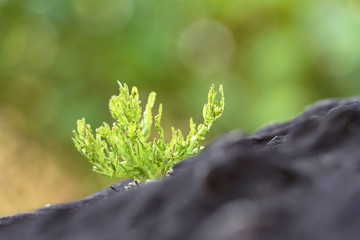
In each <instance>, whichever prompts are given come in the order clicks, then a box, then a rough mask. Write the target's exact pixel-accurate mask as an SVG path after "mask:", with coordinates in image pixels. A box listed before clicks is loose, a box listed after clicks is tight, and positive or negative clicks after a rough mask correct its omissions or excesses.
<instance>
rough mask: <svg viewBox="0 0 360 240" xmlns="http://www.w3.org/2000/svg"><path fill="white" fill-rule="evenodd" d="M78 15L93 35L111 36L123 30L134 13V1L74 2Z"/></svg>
mask: <svg viewBox="0 0 360 240" xmlns="http://www.w3.org/2000/svg"><path fill="white" fill-rule="evenodd" d="M73 6H74V10H75V12H76V14H77V15H78V17H79V18H80V20H81V22H82V24H83V25H84V27H85V29H86V30H87V31H88V32H89V33H92V34H110V33H114V32H117V31H119V30H121V29H123V28H124V27H125V26H126V25H127V24H128V23H129V22H130V20H131V18H132V16H133V12H134V2H133V0H121V1H118V0H102V1H98V0H73Z"/></svg>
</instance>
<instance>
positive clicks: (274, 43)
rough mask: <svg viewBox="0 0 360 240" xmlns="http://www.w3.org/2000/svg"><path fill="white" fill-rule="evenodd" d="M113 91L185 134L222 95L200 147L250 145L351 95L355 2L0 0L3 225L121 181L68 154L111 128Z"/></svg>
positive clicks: (359, 57)
mask: <svg viewBox="0 0 360 240" xmlns="http://www.w3.org/2000/svg"><path fill="white" fill-rule="evenodd" d="M116 80H120V81H122V82H126V83H127V84H128V85H130V86H134V85H135V86H137V87H138V88H139V91H140V95H141V96H142V99H143V100H145V99H146V97H147V95H148V93H149V92H150V91H155V92H157V94H158V95H157V96H158V97H157V103H160V102H162V103H163V104H164V116H163V117H164V118H163V125H164V127H165V130H167V131H169V130H170V126H171V125H174V126H175V127H177V128H180V129H183V130H184V131H185V132H186V131H187V130H188V119H189V117H190V116H193V117H194V119H195V121H196V122H198V123H199V122H201V120H202V118H201V116H202V115H201V112H202V111H201V110H202V105H203V104H204V103H205V101H206V96H207V91H208V89H209V86H210V84H211V83H215V84H217V85H218V84H220V83H222V84H223V85H224V89H225V97H226V107H225V112H224V114H223V116H222V118H220V119H219V120H218V121H217V122H216V124H215V125H214V128H213V130H212V132H211V136H208V139H213V138H214V137H215V136H218V135H220V134H221V133H224V132H226V131H229V130H232V129H242V130H243V131H244V132H248V133H251V132H253V131H255V130H256V129H258V128H259V127H260V126H262V125H264V124H266V123H269V122H272V121H285V120H287V119H290V118H291V117H294V116H296V115H297V114H299V113H300V112H301V111H303V109H304V107H305V106H307V105H309V104H310V103H312V102H314V101H316V100H319V99H322V98H328V97H346V96H352V95H356V94H358V89H359V88H360V81H359V80H360V2H359V1H357V0H348V1H346V0H302V1H289V0H266V1H260V0H227V1H215V0H154V1H151V0H101V1H99V0H61V1H60V0H51V1H49V0H0V196H1V197H0V216H4V215H9V214H13V213H16V212H23V211H29V210H33V209H36V208H39V207H42V206H44V205H45V204H48V203H49V204H55V203H60V202H64V201H71V200H77V199H81V198H82V197H85V196H87V195H89V194H91V193H92V192H94V191H96V190H98V189H101V188H103V187H105V186H107V185H108V184H110V183H112V182H114V181H117V180H112V181H110V180H107V179H105V177H102V176H98V175H97V174H95V173H92V172H91V166H90V164H89V163H88V162H87V160H86V159H85V158H84V157H82V156H81V155H80V154H79V153H77V152H76V150H75V148H74V147H73V145H72V142H71V137H72V130H73V129H75V127H76V120H77V119H79V118H82V117H86V119H87V121H88V122H89V123H90V124H91V125H92V126H93V127H97V126H99V125H100V124H101V123H102V122H103V121H107V122H110V121H112V120H111V117H110V114H109V112H108V108H107V106H108V100H109V98H110V96H111V95H114V94H117V93H118V86H117V83H116Z"/></svg>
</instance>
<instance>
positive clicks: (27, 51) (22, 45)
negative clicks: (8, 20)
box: [1, 24, 57, 71]
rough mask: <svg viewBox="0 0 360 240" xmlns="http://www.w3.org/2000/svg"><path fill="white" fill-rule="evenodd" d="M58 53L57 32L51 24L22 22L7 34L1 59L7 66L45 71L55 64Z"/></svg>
mask: <svg viewBox="0 0 360 240" xmlns="http://www.w3.org/2000/svg"><path fill="white" fill-rule="evenodd" d="M56 53H57V43H56V33H55V32H54V29H53V28H51V25H48V24H45V25H44V26H40V25H31V24H29V25H27V24H21V25H18V26H17V27H14V28H13V29H12V30H11V31H10V32H8V33H7V34H6V35H5V37H4V44H3V53H2V56H1V59H2V60H3V64H4V65H5V67H19V68H21V69H22V70H26V71H44V70H46V69H47V68H49V66H51V65H52V64H53V62H54V60H55V57H56ZM24 66H25V67H24Z"/></svg>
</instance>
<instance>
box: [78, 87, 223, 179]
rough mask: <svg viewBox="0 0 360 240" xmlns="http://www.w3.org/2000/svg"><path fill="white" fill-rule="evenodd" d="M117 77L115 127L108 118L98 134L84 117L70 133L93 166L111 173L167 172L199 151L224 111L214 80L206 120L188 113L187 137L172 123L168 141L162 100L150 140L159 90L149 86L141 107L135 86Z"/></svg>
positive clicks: (112, 105)
mask: <svg viewBox="0 0 360 240" xmlns="http://www.w3.org/2000/svg"><path fill="white" fill-rule="evenodd" d="M118 83H119V95H117V96H112V97H111V98H110V101H109V110H110V113H111V116H112V117H113V118H114V119H115V120H116V121H115V122H114V123H113V125H112V127H111V128H110V126H109V125H108V124H107V123H103V125H102V126H100V127H99V128H97V129H96V135H95V136H94V134H93V132H92V129H91V126H90V125H89V124H86V121H85V118H82V119H80V120H78V121H77V129H76V130H74V131H73V133H74V137H73V138H72V140H73V142H74V145H75V147H76V149H77V150H78V151H79V152H80V153H81V154H83V155H84V156H85V157H86V158H88V159H89V161H90V163H92V164H93V171H94V172H97V173H100V174H102V175H105V176H107V177H110V178H114V177H130V178H134V179H135V180H138V181H139V182H145V181H146V180H148V179H151V180H158V179H161V178H163V177H165V175H166V173H167V172H168V171H169V170H170V169H171V167H172V166H173V165H175V164H177V163H179V162H180V161H181V160H182V159H185V158H188V157H190V156H192V155H194V154H197V153H199V151H200V150H202V149H203V146H201V143H200V141H202V140H204V139H205V135H206V133H208V132H209V131H210V128H211V126H212V124H213V122H214V121H215V120H217V119H218V118H219V117H220V116H221V114H222V113H223V111H224V105H225V99H224V93H223V86H222V85H220V87H219V92H220V94H221V99H220V102H219V101H218V100H217V99H216V95H217V92H216V91H215V87H214V85H213V84H212V85H211V87H210V90H209V93H208V102H207V103H206V104H205V105H204V107H203V118H204V122H203V123H202V124H199V125H196V123H194V122H193V119H192V118H190V121H189V126H190V131H189V134H188V136H187V137H186V138H184V136H183V134H182V132H181V131H180V130H176V129H175V128H174V127H172V128H171V131H172V137H171V140H170V142H169V143H165V139H164V130H163V128H162V127H161V118H162V111H163V107H162V104H160V105H159V110H158V114H157V115H156V116H155V128H156V129H157V131H158V134H159V138H158V139H156V138H155V139H153V140H152V141H147V140H148V138H149V137H150V135H151V128H152V124H153V116H152V108H153V106H154V103H155V98H156V93H154V92H151V93H150V94H149V97H148V101H147V104H146V107H145V111H144V112H143V113H142V109H141V107H140V100H139V93H138V90H137V88H136V87H133V88H132V89H131V93H130V92H129V88H128V86H127V85H126V84H121V83H120V82H118Z"/></svg>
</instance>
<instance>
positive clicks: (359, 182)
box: [0, 98, 360, 240]
mask: <svg viewBox="0 0 360 240" xmlns="http://www.w3.org/2000/svg"><path fill="white" fill-rule="evenodd" d="M359 145H360V101H359V98H354V99H347V100H327V101H322V102H319V103H317V104H315V105H313V106H312V107H310V108H308V109H307V110H306V111H305V112H304V113H303V114H302V115H300V116H299V117H297V118H295V119H293V120H291V121H289V122H286V123H281V124H273V125H270V126H267V127H264V128H262V129H261V130H259V131H258V132H256V133H255V134H253V135H250V136H243V135H241V134H239V133H236V132H232V133H229V134H227V135H225V136H223V137H222V138H220V139H219V140H217V141H215V142H214V143H212V144H211V145H210V146H208V147H207V148H206V149H205V150H204V151H203V152H202V153H201V154H199V155H197V156H195V157H193V158H190V159H186V160H184V161H183V162H182V163H180V164H179V165H177V166H175V167H174V172H173V174H172V176H171V177H169V178H167V179H164V180H162V181H160V182H156V183H149V184H145V185H141V186H138V187H134V188H132V189H130V190H124V186H125V185H126V184H128V183H129V181H125V182H121V183H119V184H117V185H114V186H112V187H111V188H110V187H109V188H106V189H104V190H102V191H100V192H98V193H95V194H94V195H92V196H90V197H88V198H86V199H84V200H81V201H78V202H72V203H66V204H60V205H54V206H49V207H45V208H42V209H39V210H37V211H34V212H30V213H23V214H17V215H13V216H9V217H4V218H0V239H27V240H32V239H34V240H35V239H36V240H42V239H77V240H85V239H86V240H91V239H96V240H98V239H102V240H104V239H126V240H132V239H149V240H150V239H156V240H162V239H179V240H184V239H190V240H199V239H200V240H201V239H206V240H232V239H242V240H255V239H259V240H260V239H261V240H265V239H266V240H282V239H284V240H289V239H291V240H297V239H299V240H301V239H308V240H319V239H326V240H335V239H336V240H340V239H341V240H343V239H347V240H352V239H354V240H355V239H356V240H357V239H359V238H360V205H359V203H360V147H359Z"/></svg>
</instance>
